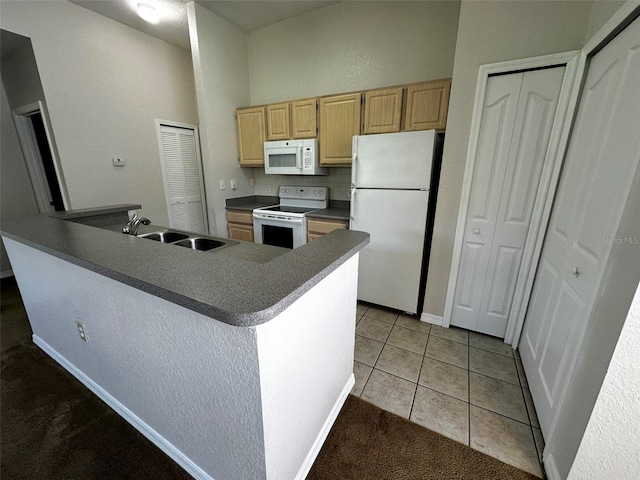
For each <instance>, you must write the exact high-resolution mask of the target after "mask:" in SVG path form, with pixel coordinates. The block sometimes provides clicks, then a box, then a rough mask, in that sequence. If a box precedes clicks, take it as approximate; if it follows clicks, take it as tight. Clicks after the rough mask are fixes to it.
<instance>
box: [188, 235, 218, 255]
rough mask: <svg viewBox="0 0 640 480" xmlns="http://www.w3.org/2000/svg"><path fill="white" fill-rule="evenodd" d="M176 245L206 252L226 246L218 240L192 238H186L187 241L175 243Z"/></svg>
mask: <svg viewBox="0 0 640 480" xmlns="http://www.w3.org/2000/svg"><path fill="white" fill-rule="evenodd" d="M176 245H180V246H181V247H187V248H192V249H194V250H201V251H203V252H206V251H208V250H213V249H214V248H220V247H223V246H225V245H226V243H225V242H221V241H219V240H213V239H212V238H200V237H193V238H188V239H187V240H182V241H180V242H176Z"/></svg>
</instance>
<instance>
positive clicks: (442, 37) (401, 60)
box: [249, 1, 460, 105]
mask: <svg viewBox="0 0 640 480" xmlns="http://www.w3.org/2000/svg"><path fill="white" fill-rule="evenodd" d="M459 7H460V5H459V2H455V1H453V2H452V1H447V2H339V3H336V4H333V5H330V6H327V7H324V8H321V9H319V10H314V11H312V12H310V13H307V14H304V15H300V16H298V17H295V18H291V19H289V20H285V21H283V22H279V23H276V24H274V25H270V26H267V27H264V28H262V29H259V30H256V31H254V32H251V34H250V35H249V72H250V76H251V102H252V104H254V105H255V104H262V103H271V102H277V101H281V100H292V99H296V98H303V97H309V96H314V95H327V94H332V93H340V92H347V91H353V90H360V89H368V88H376V87H384V86H388V85H396V84H400V83H409V82H418V81H421V80H430V79H435V78H444V77H450V76H451V73H452V72H453V54H454V50H455V44H456V30H457V25H458V11H459Z"/></svg>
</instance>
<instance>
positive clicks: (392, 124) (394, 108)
mask: <svg viewBox="0 0 640 480" xmlns="http://www.w3.org/2000/svg"><path fill="white" fill-rule="evenodd" d="M401 117H402V87H398V88H387V89H384V90H369V91H368V92H365V94H364V129H363V132H362V133H364V134H365V135H366V134H369V133H393V132H399V131H400V119H401Z"/></svg>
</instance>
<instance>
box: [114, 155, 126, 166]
mask: <svg viewBox="0 0 640 480" xmlns="http://www.w3.org/2000/svg"><path fill="white" fill-rule="evenodd" d="M112 160H113V166H114V167H124V164H125V161H124V158H122V157H113V158H112Z"/></svg>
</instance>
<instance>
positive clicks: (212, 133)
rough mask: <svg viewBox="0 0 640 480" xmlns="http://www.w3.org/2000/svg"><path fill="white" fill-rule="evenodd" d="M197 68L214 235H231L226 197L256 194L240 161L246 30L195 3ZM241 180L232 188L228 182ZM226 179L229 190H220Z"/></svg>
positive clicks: (193, 27) (190, 7)
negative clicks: (239, 111) (237, 118)
mask: <svg viewBox="0 0 640 480" xmlns="http://www.w3.org/2000/svg"><path fill="white" fill-rule="evenodd" d="M187 12H188V15H189V34H190V37H191V51H192V55H193V72H194V77H195V83H196V94H197V98H198V113H199V115H200V136H201V137H200V144H201V145H202V158H203V166H204V176H205V185H206V195H207V205H208V209H209V229H210V231H211V233H212V234H215V235H220V236H224V237H226V236H227V226H226V225H227V220H226V216H225V208H224V206H225V203H224V202H225V199H226V198H232V197H242V196H245V195H253V193H254V188H253V187H252V186H251V184H250V178H251V176H252V175H253V173H254V172H253V169H247V168H241V167H240V165H239V163H238V134H237V130H236V123H235V121H234V118H235V111H236V108H238V107H243V106H246V105H248V104H249V103H250V102H249V61H248V54H247V34H246V33H245V32H243V31H242V30H240V29H239V28H238V27H235V26H234V25H231V24H230V23H228V22H227V21H225V20H223V19H222V18H220V17H218V16H217V15H216V14H215V13H213V12H211V11H209V10H207V9H206V8H204V7H203V6H201V5H198V4H197V3H190V4H188V5H187ZM232 178H235V179H236V180H237V181H238V189H237V190H231V188H230V180H231V179H232ZM220 180H225V183H226V187H227V189H226V190H220V188H219V184H220Z"/></svg>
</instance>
